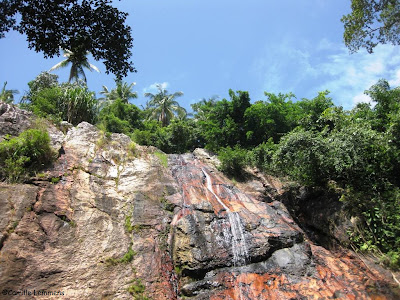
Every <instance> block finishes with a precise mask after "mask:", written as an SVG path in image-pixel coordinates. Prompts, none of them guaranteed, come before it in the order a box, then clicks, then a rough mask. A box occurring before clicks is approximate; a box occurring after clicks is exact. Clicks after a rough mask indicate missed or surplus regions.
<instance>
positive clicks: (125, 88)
mask: <svg viewBox="0 0 400 300" xmlns="http://www.w3.org/2000/svg"><path fill="white" fill-rule="evenodd" d="M115 83H116V87H115V88H114V89H112V90H111V91H110V90H109V89H108V88H107V87H106V86H105V85H103V90H102V91H101V92H100V94H102V95H104V96H105V100H108V101H110V102H112V101H115V100H117V99H121V101H122V102H123V103H129V100H130V99H135V98H137V97H138V96H137V93H136V92H134V91H132V89H133V87H134V86H135V85H136V82H132V83H131V84H128V83H127V82H125V81H122V80H116V81H115Z"/></svg>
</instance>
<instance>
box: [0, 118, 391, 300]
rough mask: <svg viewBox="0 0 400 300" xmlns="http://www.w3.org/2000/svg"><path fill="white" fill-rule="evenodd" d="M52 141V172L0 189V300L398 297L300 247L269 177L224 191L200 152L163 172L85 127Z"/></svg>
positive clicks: (383, 282) (375, 277) (139, 153)
mask: <svg viewBox="0 0 400 300" xmlns="http://www.w3.org/2000/svg"><path fill="white" fill-rule="evenodd" d="M17 119H18V118H17ZM23 119H27V118H25V117H24V118H23ZM0 121H1V120H0ZM0 123H1V122H0ZM0 127H1V125H0ZM22 127H23V126H22ZM22 127H21V128H22ZM17 129H18V130H19V129H20V127H18V126H16V130H17ZM18 130H17V131H18ZM52 130H53V131H54V132H53V133H52V135H51V138H52V141H53V145H54V147H55V148H56V147H61V146H60V145H61V142H62V147H61V148H60V151H59V152H60V157H59V158H58V160H57V161H56V162H55V163H54V165H53V166H51V167H50V168H48V169H46V170H44V171H43V174H41V175H40V176H39V175H38V176H36V177H35V178H33V179H32V180H31V181H30V182H32V184H18V185H8V184H4V183H0V233H1V236H0V287H1V288H2V290H1V291H0V293H1V294H0V300H2V299H35V297H33V298H32V297H27V296H24V295H21V294H18V293H16V294H14V295H13V294H12V293H11V294H10V295H4V294H3V293H2V292H3V291H4V290H6V291H11V292H13V291H14V292H15V291H17V292H18V291H20V290H27V291H33V290H45V291H62V292H63V293H64V294H65V295H64V296H63V297H59V298H58V299H64V298H65V299H132V298H135V297H136V298H138V299H140V298H141V297H142V296H148V297H150V298H151V299H154V300H173V299H177V300H178V299H193V300H199V299H237V300H246V299H247V300H248V299H260V300H261V299H262V300H265V299H277V300H281V299H283V300H284V299H291V300H294V299H398V298H399V297H398V296H399V294H396V292H395V290H394V289H393V285H392V282H391V281H390V280H389V279H388V277H387V276H385V275H384V274H380V273H379V270H378V269H377V268H376V267H374V266H373V265H371V266H368V267H367V265H366V264H365V263H364V262H363V261H361V260H360V259H359V258H358V256H357V255H354V254H353V253H352V252H351V251H344V250H342V251H341V252H338V251H337V252H332V251H328V250H326V249H325V248H323V247H321V246H317V245H315V244H313V243H311V242H310V241H309V240H308V238H307V236H306V235H305V234H304V232H303V231H302V230H301V229H300V227H299V226H298V224H296V223H295V222H294V220H293V219H292V217H291V216H290V214H289V213H288V210H287V209H286V208H285V206H284V205H283V204H282V203H281V202H278V201H277V197H278V196H279V195H281V194H282V186H281V184H280V182H279V181H278V180H277V179H275V178H273V177H270V176H266V175H262V174H257V173H256V172H255V171H252V172H253V173H254V174H253V175H254V176H253V178H252V179H251V180H249V181H248V182H241V183H235V184H234V183H233V182H231V181H230V180H229V179H228V178H226V177H225V176H224V175H223V174H221V173H220V172H219V171H217V169H216V168H215V166H217V165H218V161H217V159H215V158H211V157H209V156H208V155H209V154H208V153H207V152H206V151H203V150H201V149H198V150H196V151H195V152H194V153H195V155H192V154H185V155H169V159H168V164H169V166H168V167H167V168H166V167H165V166H163V165H162V163H161V161H160V159H159V158H157V156H155V155H153V153H154V151H156V149H154V148H152V147H141V146H139V145H136V146H135V148H136V150H135V152H133V151H132V149H133V147H132V145H131V140H130V139H129V138H128V137H127V136H125V135H121V134H112V135H110V136H106V135H104V134H103V133H101V132H100V131H98V130H97V129H96V128H95V127H94V126H92V125H90V124H88V123H81V124H79V125H78V126H77V127H75V128H72V129H70V130H69V131H68V132H66V134H65V136H64V134H63V133H60V132H59V131H56V130H55V129H54V128H53V129H52ZM1 132H2V131H1V130H0V133H1ZM60 141H61V142H60ZM57 145H58V146H57ZM52 178H53V180H52ZM54 178H58V179H59V181H58V180H54ZM315 219H318V220H319V221H321V220H324V218H322V217H321V218H320V217H319V216H318V218H315ZM138 280H140V281H141V282H142V283H143V285H144V287H145V290H144V291H141V289H140V286H139V285H138V282H139V281H138ZM135 293H139V294H136V295H135ZM396 297H397V298H396ZM36 299H55V297H54V296H49V295H47V296H41V297H36Z"/></svg>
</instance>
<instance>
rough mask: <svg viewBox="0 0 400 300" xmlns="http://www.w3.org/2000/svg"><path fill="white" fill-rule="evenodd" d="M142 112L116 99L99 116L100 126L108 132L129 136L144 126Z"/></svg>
mask: <svg viewBox="0 0 400 300" xmlns="http://www.w3.org/2000/svg"><path fill="white" fill-rule="evenodd" d="M141 118H142V112H141V111H140V110H139V108H138V107H137V106H135V105H133V104H129V103H125V102H123V101H122V100H121V99H119V98H118V99H116V100H115V101H113V102H112V103H111V104H109V105H107V106H106V107H104V108H103V109H102V110H101V111H100V113H99V116H98V124H99V125H100V126H101V127H102V128H104V129H105V130H106V131H109V132H115V133H125V134H128V133H130V132H132V131H133V130H134V129H135V128H140V127H141V126H142V122H141Z"/></svg>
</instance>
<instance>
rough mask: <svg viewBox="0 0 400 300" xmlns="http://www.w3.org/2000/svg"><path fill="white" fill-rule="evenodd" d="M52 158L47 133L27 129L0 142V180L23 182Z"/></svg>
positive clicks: (53, 156)
mask: <svg viewBox="0 0 400 300" xmlns="http://www.w3.org/2000/svg"><path fill="white" fill-rule="evenodd" d="M54 158H55V154H54V153H53V151H52V150H51V148H50V138H49V135H48V133H47V132H45V131H40V130H37V129H28V130H26V131H24V132H22V133H21V134H20V135H19V136H18V137H14V138H10V137H8V138H6V139H5V140H4V141H2V142H0V178H1V179H3V180H4V179H5V180H7V181H9V182H18V181H21V180H24V179H26V177H28V176H29V175H30V174H31V173H32V172H34V171H37V170H39V169H41V168H43V167H44V166H45V165H47V164H48V163H50V162H51V161H52V160H53V159H54Z"/></svg>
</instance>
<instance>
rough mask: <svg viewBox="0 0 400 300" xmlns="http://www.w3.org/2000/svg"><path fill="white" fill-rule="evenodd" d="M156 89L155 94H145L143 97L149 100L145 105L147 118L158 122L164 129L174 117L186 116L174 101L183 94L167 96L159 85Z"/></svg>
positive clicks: (176, 93)
mask: <svg viewBox="0 0 400 300" xmlns="http://www.w3.org/2000/svg"><path fill="white" fill-rule="evenodd" d="M157 88H158V91H159V92H158V93H157V94H152V93H145V94H144V96H145V97H149V98H150V100H149V101H148V103H147V109H148V110H149V117H150V118H152V119H156V120H158V121H160V122H161V124H162V126H163V127H165V126H167V125H168V124H169V123H170V121H171V120H172V119H173V118H174V117H175V115H178V116H180V117H182V115H186V110H185V109H184V108H183V107H181V106H180V105H179V103H178V102H177V101H176V100H175V98H177V97H180V96H182V95H183V92H175V93H173V94H168V91H167V90H166V89H164V88H163V87H162V86H161V84H158V85H157Z"/></svg>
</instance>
